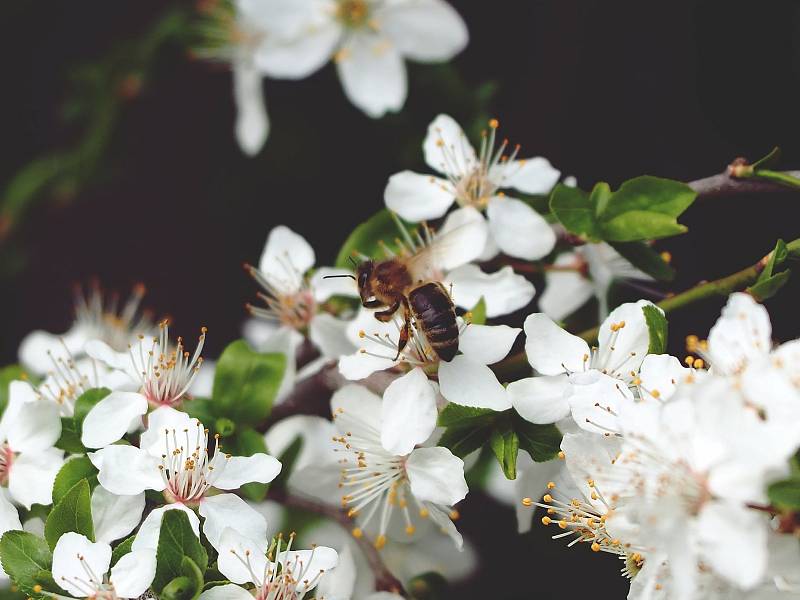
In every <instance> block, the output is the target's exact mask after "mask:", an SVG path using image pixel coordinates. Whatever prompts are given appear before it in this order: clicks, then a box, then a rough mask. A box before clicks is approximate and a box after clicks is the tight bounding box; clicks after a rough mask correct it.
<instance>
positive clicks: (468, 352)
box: [458, 325, 522, 365]
mask: <svg viewBox="0 0 800 600" xmlns="http://www.w3.org/2000/svg"><path fill="white" fill-rule="evenodd" d="M521 331H522V329H520V328H519V327H509V326H508V325H468V326H467V328H466V329H465V330H464V332H463V333H462V334H461V335H460V336H458V349H459V350H461V352H462V353H463V354H464V355H465V356H468V357H469V358H470V359H471V360H476V361H478V362H479V363H482V364H484V365H493V364H494V363H496V362H499V361H501V360H503V359H504V358H505V357H506V356H507V355H508V353H509V352H510V351H511V346H513V345H514V340H516V339H517V337H518V336H519V334H520V332H521Z"/></svg>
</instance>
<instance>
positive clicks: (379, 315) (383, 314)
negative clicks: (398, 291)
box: [375, 300, 400, 323]
mask: <svg viewBox="0 0 800 600" xmlns="http://www.w3.org/2000/svg"><path fill="white" fill-rule="evenodd" d="M398 308H400V300H395V301H394V304H392V305H391V306H390V307H389V308H387V309H386V310H380V311H378V312H376V313H375V318H376V319H378V321H381V322H382V323H388V322H389V321H391V320H392V317H393V316H394V313H396V312H397V309H398Z"/></svg>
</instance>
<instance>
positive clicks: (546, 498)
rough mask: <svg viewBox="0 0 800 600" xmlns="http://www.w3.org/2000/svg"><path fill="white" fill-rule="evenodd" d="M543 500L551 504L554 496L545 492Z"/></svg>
mask: <svg viewBox="0 0 800 600" xmlns="http://www.w3.org/2000/svg"><path fill="white" fill-rule="evenodd" d="M542 500H544V501H545V502H547V503H548V504H549V503H550V502H552V501H553V497H552V496H551V495H550V494H545V495H544V497H543V498H542Z"/></svg>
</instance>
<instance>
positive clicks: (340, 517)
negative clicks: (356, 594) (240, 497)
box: [268, 489, 404, 594]
mask: <svg viewBox="0 0 800 600" xmlns="http://www.w3.org/2000/svg"><path fill="white" fill-rule="evenodd" d="M268 498H269V499H270V500H274V501H275V502H279V503H280V504H283V505H284V506H291V507H294V508H299V509H301V510H305V511H308V512H312V513H315V514H318V515H321V516H323V517H328V518H329V519H332V520H334V521H336V522H337V523H338V524H339V525H340V526H341V527H343V528H344V529H345V530H346V531H347V532H348V534H349V533H350V529H351V527H352V521H351V520H350V518H349V517H348V516H347V514H346V513H345V512H344V511H343V510H340V509H338V508H336V507H335V506H331V505H328V504H323V503H322V502H317V501H316V500H312V499H310V498H307V497H302V496H297V495H294V494H291V493H289V492H287V491H286V490H285V489H270V491H269V495H268ZM353 539H354V540H355V541H356V543H357V544H358V547H359V548H360V549H361V551H362V552H363V553H364V557H365V558H366V559H367V563H369V566H370V569H371V570H372V573H373V575H375V589H376V590H377V591H379V592H392V593H395V594H403V593H404V592H403V584H402V583H400V580H399V579H397V578H396V577H395V576H394V575H392V572H391V571H389V569H388V568H387V567H386V564H385V563H384V562H383V558H381V554H380V552H379V551H378V550H377V548H375V546H374V545H373V544H372V543H371V542H370V541H369V540H368V539H366V538H365V537H361V538H356V537H354V538H353Z"/></svg>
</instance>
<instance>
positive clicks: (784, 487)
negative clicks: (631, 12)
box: [767, 477, 800, 510]
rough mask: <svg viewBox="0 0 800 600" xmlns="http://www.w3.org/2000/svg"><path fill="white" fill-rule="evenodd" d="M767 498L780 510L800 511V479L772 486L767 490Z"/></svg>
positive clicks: (795, 478)
mask: <svg viewBox="0 0 800 600" xmlns="http://www.w3.org/2000/svg"><path fill="white" fill-rule="evenodd" d="M767 496H768V497H769V500H770V502H772V504H774V505H775V506H777V507H779V508H782V509H787V510H800V477H794V478H792V479H786V480H784V481H777V482H775V483H773V484H771V485H770V486H769V487H768V488H767Z"/></svg>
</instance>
